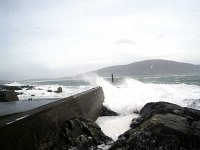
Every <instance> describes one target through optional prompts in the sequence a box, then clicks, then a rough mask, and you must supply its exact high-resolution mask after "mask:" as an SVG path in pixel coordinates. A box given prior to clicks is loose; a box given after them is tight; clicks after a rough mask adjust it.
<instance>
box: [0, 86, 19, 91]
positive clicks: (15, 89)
mask: <svg viewBox="0 0 200 150" xmlns="http://www.w3.org/2000/svg"><path fill="white" fill-rule="evenodd" d="M0 88H1V89H3V90H14V91H17V90H22V87H21V86H7V85H0Z"/></svg>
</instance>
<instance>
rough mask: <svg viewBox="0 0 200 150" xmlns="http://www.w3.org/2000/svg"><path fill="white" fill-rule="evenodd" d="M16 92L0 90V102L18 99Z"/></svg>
mask: <svg viewBox="0 0 200 150" xmlns="http://www.w3.org/2000/svg"><path fill="white" fill-rule="evenodd" d="M18 100H19V99H18V97H17V94H16V93H15V91H8V90H4V91H0V102H10V101H18Z"/></svg>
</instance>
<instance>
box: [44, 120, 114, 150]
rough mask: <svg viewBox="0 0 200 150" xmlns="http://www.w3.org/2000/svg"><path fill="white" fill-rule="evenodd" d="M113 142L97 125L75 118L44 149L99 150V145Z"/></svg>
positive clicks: (68, 121)
mask: <svg viewBox="0 0 200 150" xmlns="http://www.w3.org/2000/svg"><path fill="white" fill-rule="evenodd" d="M111 140H112V139H111V138H109V137H107V136H106V135H105V134H104V133H103V132H102V131H101V128H100V127H99V126H98V125H97V124H96V123H94V122H91V121H89V120H86V119H81V118H73V119H71V120H67V121H66V122H65V123H64V125H63V126H62V128H61V130H60V131H59V132H58V134H57V135H55V136H54V138H53V139H51V140H49V142H48V143H47V144H46V146H44V147H43V149H51V150H67V149H78V150H86V149H90V148H93V149H97V146H98V145H100V144H106V143H108V142H110V141H111Z"/></svg>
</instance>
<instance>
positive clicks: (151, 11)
mask: <svg viewBox="0 0 200 150" xmlns="http://www.w3.org/2000/svg"><path fill="white" fill-rule="evenodd" d="M199 8H200V1H199V0H193V1H191V0H177V1H174V0H166V1H162V2H161V1H160V0H151V1H149V0H134V1H133V0H127V1H123V0H101V1H99V0H96V1H93V0H86V1H81V0H76V1H69V0H43V1H40V0H34V1H33V0H8V1H5V0H0V18H1V24H0V36H1V37H0V64H1V65H0V70H1V72H0V79H9V80H18V79H19V80H20V79H27V78H40V77H63V76H70V75H75V74H77V73H81V72H85V71H90V70H93V69H97V68H101V67H104V66H109V65H116V64H126V63H130V62H134V61H138V60H143V59H150V58H163V59H171V60H178V61H185V62H190V63H197V64H200V62H199V58H200V52H199V48H200V43H199V40H200V10H199Z"/></svg>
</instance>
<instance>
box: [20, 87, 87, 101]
mask: <svg viewBox="0 0 200 150" xmlns="http://www.w3.org/2000/svg"><path fill="white" fill-rule="evenodd" d="M33 86H35V89H31V90H26V89H22V90H18V91H17V92H22V93H24V94H22V95H18V97H19V100H28V98H30V97H32V98H33V100H34V99H41V98H42V99H43V98H64V97H67V96H71V95H74V94H77V93H80V92H83V91H85V90H88V89H90V88H91V87H90V86H77V87H69V86H63V85H58V84H55V85H33ZM58 87H62V91H63V92H61V93H56V92H54V91H57V88H58ZM47 90H51V91H52V92H48V91H47ZM33 95H34V96H33Z"/></svg>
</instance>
